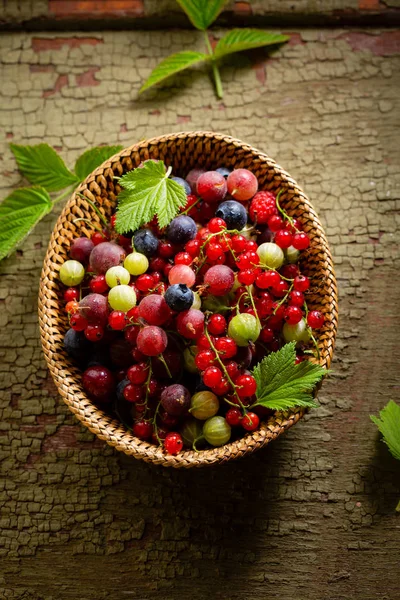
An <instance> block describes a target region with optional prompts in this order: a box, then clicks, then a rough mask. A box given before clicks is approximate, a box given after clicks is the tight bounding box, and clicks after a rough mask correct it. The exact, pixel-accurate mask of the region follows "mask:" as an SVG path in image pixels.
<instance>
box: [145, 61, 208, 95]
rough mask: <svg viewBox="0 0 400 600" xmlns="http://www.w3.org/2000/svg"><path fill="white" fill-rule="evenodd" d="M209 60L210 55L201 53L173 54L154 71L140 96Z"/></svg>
mask: <svg viewBox="0 0 400 600" xmlns="http://www.w3.org/2000/svg"><path fill="white" fill-rule="evenodd" d="M208 58H209V57H208V54H202V53H201V52H191V51H184V52H177V54H171V56H168V57H167V58H165V59H164V60H163V61H161V62H160V64H159V65H157V66H156V68H155V69H153V71H152V72H151V73H150V76H149V78H148V79H147V81H146V82H145V83H144V84H143V85H142V87H141V88H140V90H139V94H141V93H142V92H144V91H145V90H148V89H149V88H151V87H152V86H153V85H156V83H159V82H160V81H163V80H164V79H167V77H170V76H171V75H175V73H179V72H180V71H184V70H185V69H187V68H188V67H191V66H193V65H195V64H196V63H199V62H202V61H203V60H208Z"/></svg>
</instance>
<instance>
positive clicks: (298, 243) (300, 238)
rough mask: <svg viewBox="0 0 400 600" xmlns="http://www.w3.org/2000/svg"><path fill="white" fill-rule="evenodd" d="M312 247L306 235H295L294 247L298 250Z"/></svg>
mask: <svg viewBox="0 0 400 600" xmlns="http://www.w3.org/2000/svg"><path fill="white" fill-rule="evenodd" d="M309 245H310V238H309V237H308V235H307V234H306V233H295V234H294V236H293V241H292V246H293V247H294V248H296V250H306V249H307V248H308V247H309Z"/></svg>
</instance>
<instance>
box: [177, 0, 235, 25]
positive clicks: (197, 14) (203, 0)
mask: <svg viewBox="0 0 400 600" xmlns="http://www.w3.org/2000/svg"><path fill="white" fill-rule="evenodd" d="M177 2H178V4H179V5H180V6H181V7H182V8H183V10H184V11H185V13H186V14H187V16H188V17H189V19H190V21H191V22H192V24H193V25H194V26H195V27H196V29H200V31H205V30H206V29H207V28H208V27H209V26H210V25H211V23H213V22H214V21H215V19H216V18H217V17H218V15H219V13H220V12H221V10H222V7H223V6H224V4H226V0H177Z"/></svg>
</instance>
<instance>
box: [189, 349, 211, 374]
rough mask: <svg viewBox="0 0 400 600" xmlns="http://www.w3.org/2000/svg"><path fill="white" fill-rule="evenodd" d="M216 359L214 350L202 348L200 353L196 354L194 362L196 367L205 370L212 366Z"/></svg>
mask: <svg viewBox="0 0 400 600" xmlns="http://www.w3.org/2000/svg"><path fill="white" fill-rule="evenodd" d="M214 361H215V354H214V352H213V351H212V350H201V351H200V352H199V353H198V354H196V358H195V359H194V362H195V364H196V367H197V368H198V369H200V371H204V370H205V369H207V367H209V366H211V365H212V364H213V362H214Z"/></svg>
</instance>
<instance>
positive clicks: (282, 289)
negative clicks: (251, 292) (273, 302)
mask: <svg viewBox="0 0 400 600" xmlns="http://www.w3.org/2000/svg"><path fill="white" fill-rule="evenodd" d="M288 290H289V285H288V283H287V281H284V280H283V279H281V280H280V282H279V283H278V285H276V286H275V287H274V288H273V289H272V293H273V294H274V296H275V298H283V297H284V296H285V295H286V294H287V292H288Z"/></svg>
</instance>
